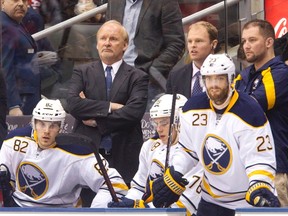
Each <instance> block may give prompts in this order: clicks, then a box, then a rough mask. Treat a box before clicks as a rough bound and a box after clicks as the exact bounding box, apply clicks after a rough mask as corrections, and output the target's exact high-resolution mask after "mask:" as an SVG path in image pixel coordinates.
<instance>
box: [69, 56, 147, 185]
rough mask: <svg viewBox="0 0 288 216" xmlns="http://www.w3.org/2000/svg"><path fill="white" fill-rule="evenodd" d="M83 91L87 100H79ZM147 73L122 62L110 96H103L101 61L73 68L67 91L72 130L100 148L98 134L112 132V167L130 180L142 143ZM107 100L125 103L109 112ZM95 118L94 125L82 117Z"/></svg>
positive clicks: (103, 81) (104, 85) (127, 180)
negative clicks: (90, 125)
mask: <svg viewBox="0 0 288 216" xmlns="http://www.w3.org/2000/svg"><path fill="white" fill-rule="evenodd" d="M81 91H83V92H84V94H85V96H86V99H81V98H80V97H79V93H80V92H81ZM147 91H148V75H147V74H145V73H144V72H143V71H141V70H139V69H136V68H134V67H131V66H129V65H128V64H126V63H125V62H123V63H122V64H121V66H120V68H119V70H118V72H117V74H116V76H115V78H114V80H113V83H112V87H111V90H110V99H109V98H107V96H106V84H105V73H104V69H103V66H102V63H101V61H97V62H92V63H89V64H85V65H81V66H78V67H77V68H75V69H74V72H73V75H72V78H71V85H70V89H69V92H68V99H67V105H68V106H67V107H68V111H69V112H70V113H71V114H72V115H73V116H74V117H75V119H76V121H75V125H74V132H76V133H80V134H84V135H86V136H89V137H91V138H92V139H93V140H94V141H95V143H96V145H97V147H99V144H100V139H101V136H103V135H107V134H111V137H112V157H113V163H114V167H115V168H116V169H117V170H118V171H119V172H120V174H121V175H122V176H123V178H124V180H125V182H130V181H131V180H132V177H133V176H134V174H135V173H136V171H137V168H138V157H139V152H140V149H141V146H142V143H143V135H142V130H141V119H142V117H143V115H144V112H145V108H146V104H147ZM109 101H111V102H115V103H120V104H124V107H122V108H121V109H119V110H116V111H113V112H112V113H109V112H108V110H109V103H110V102H109ZM91 118H94V119H96V122H97V127H89V126H86V125H84V124H83V123H82V120H86V119H91Z"/></svg>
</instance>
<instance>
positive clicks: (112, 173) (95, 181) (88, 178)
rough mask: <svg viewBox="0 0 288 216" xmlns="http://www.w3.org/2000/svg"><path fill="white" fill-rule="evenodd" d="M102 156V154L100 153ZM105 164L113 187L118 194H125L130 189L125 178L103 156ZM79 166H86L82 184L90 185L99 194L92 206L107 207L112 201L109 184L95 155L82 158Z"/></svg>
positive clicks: (82, 175)
mask: <svg viewBox="0 0 288 216" xmlns="http://www.w3.org/2000/svg"><path fill="white" fill-rule="evenodd" d="M100 156H101V155H100ZM101 158H102V161H103V164H104V166H105V168H106V170H107V175H108V177H109V179H110V181H111V184H112V187H113V189H114V191H115V193H116V194H117V196H119V197H122V196H125V195H126V193H127V190H128V187H127V185H126V184H125V182H124V180H123V178H122V177H121V175H120V174H119V173H118V171H117V170H116V169H114V168H109V164H108V162H107V161H106V160H105V159H104V158H103V157H102V156H101ZM79 166H82V167H85V169H83V168H81V169H78V170H81V171H82V170H83V172H82V173H81V174H80V175H81V183H82V185H85V186H88V187H90V188H91V189H92V190H93V191H94V192H95V193H97V195H96V196H95V198H94V199H93V201H92V204H91V207H101V208H104V207H105V208H106V207H107V204H108V203H109V202H111V201H112V197H111V195H110V192H109V189H108V186H107V184H106V182H105V179H104V177H103V173H102V171H101V169H100V166H99V164H98V163H97V161H96V158H95V156H94V155H91V156H90V157H88V158H86V159H84V160H82V163H79Z"/></svg>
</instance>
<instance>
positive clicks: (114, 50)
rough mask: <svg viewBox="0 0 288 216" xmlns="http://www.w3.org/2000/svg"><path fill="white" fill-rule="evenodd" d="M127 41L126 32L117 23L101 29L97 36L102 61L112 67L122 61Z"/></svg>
mask: <svg viewBox="0 0 288 216" xmlns="http://www.w3.org/2000/svg"><path fill="white" fill-rule="evenodd" d="M127 46H128V44H127V41H125V38H124V32H123V29H122V28H121V26H119V25H117V24H115V23H109V24H106V25H104V26H102V28H101V29H99V32H98V35H97V50H98V52H99V56H100V58H101V60H102V61H103V62H104V63H105V64H108V65H111V64H113V63H115V62H117V61H119V60H121V59H122V57H123V54H124V52H125V50H126V49H127Z"/></svg>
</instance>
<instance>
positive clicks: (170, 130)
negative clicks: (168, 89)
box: [164, 91, 176, 171]
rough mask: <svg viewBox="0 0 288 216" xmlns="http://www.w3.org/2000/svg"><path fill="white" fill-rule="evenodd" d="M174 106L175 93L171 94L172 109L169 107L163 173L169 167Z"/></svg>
mask: <svg viewBox="0 0 288 216" xmlns="http://www.w3.org/2000/svg"><path fill="white" fill-rule="evenodd" d="M175 105H176V91H174V92H173V97H172V107H171V115H170V125H169V132H168V133H169V135H168V142H167V150H166V159H165V169H164V170H165V171H166V169H167V168H168V166H169V155H170V148H171V145H172V141H173V140H172V132H173V127H174V116H175Z"/></svg>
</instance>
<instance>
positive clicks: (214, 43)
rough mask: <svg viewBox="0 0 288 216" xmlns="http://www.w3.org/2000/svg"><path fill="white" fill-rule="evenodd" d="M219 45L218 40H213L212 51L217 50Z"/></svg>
mask: <svg viewBox="0 0 288 216" xmlns="http://www.w3.org/2000/svg"><path fill="white" fill-rule="evenodd" d="M217 44H218V40H213V41H212V43H211V45H212V49H213V50H215V49H216V47H217Z"/></svg>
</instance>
